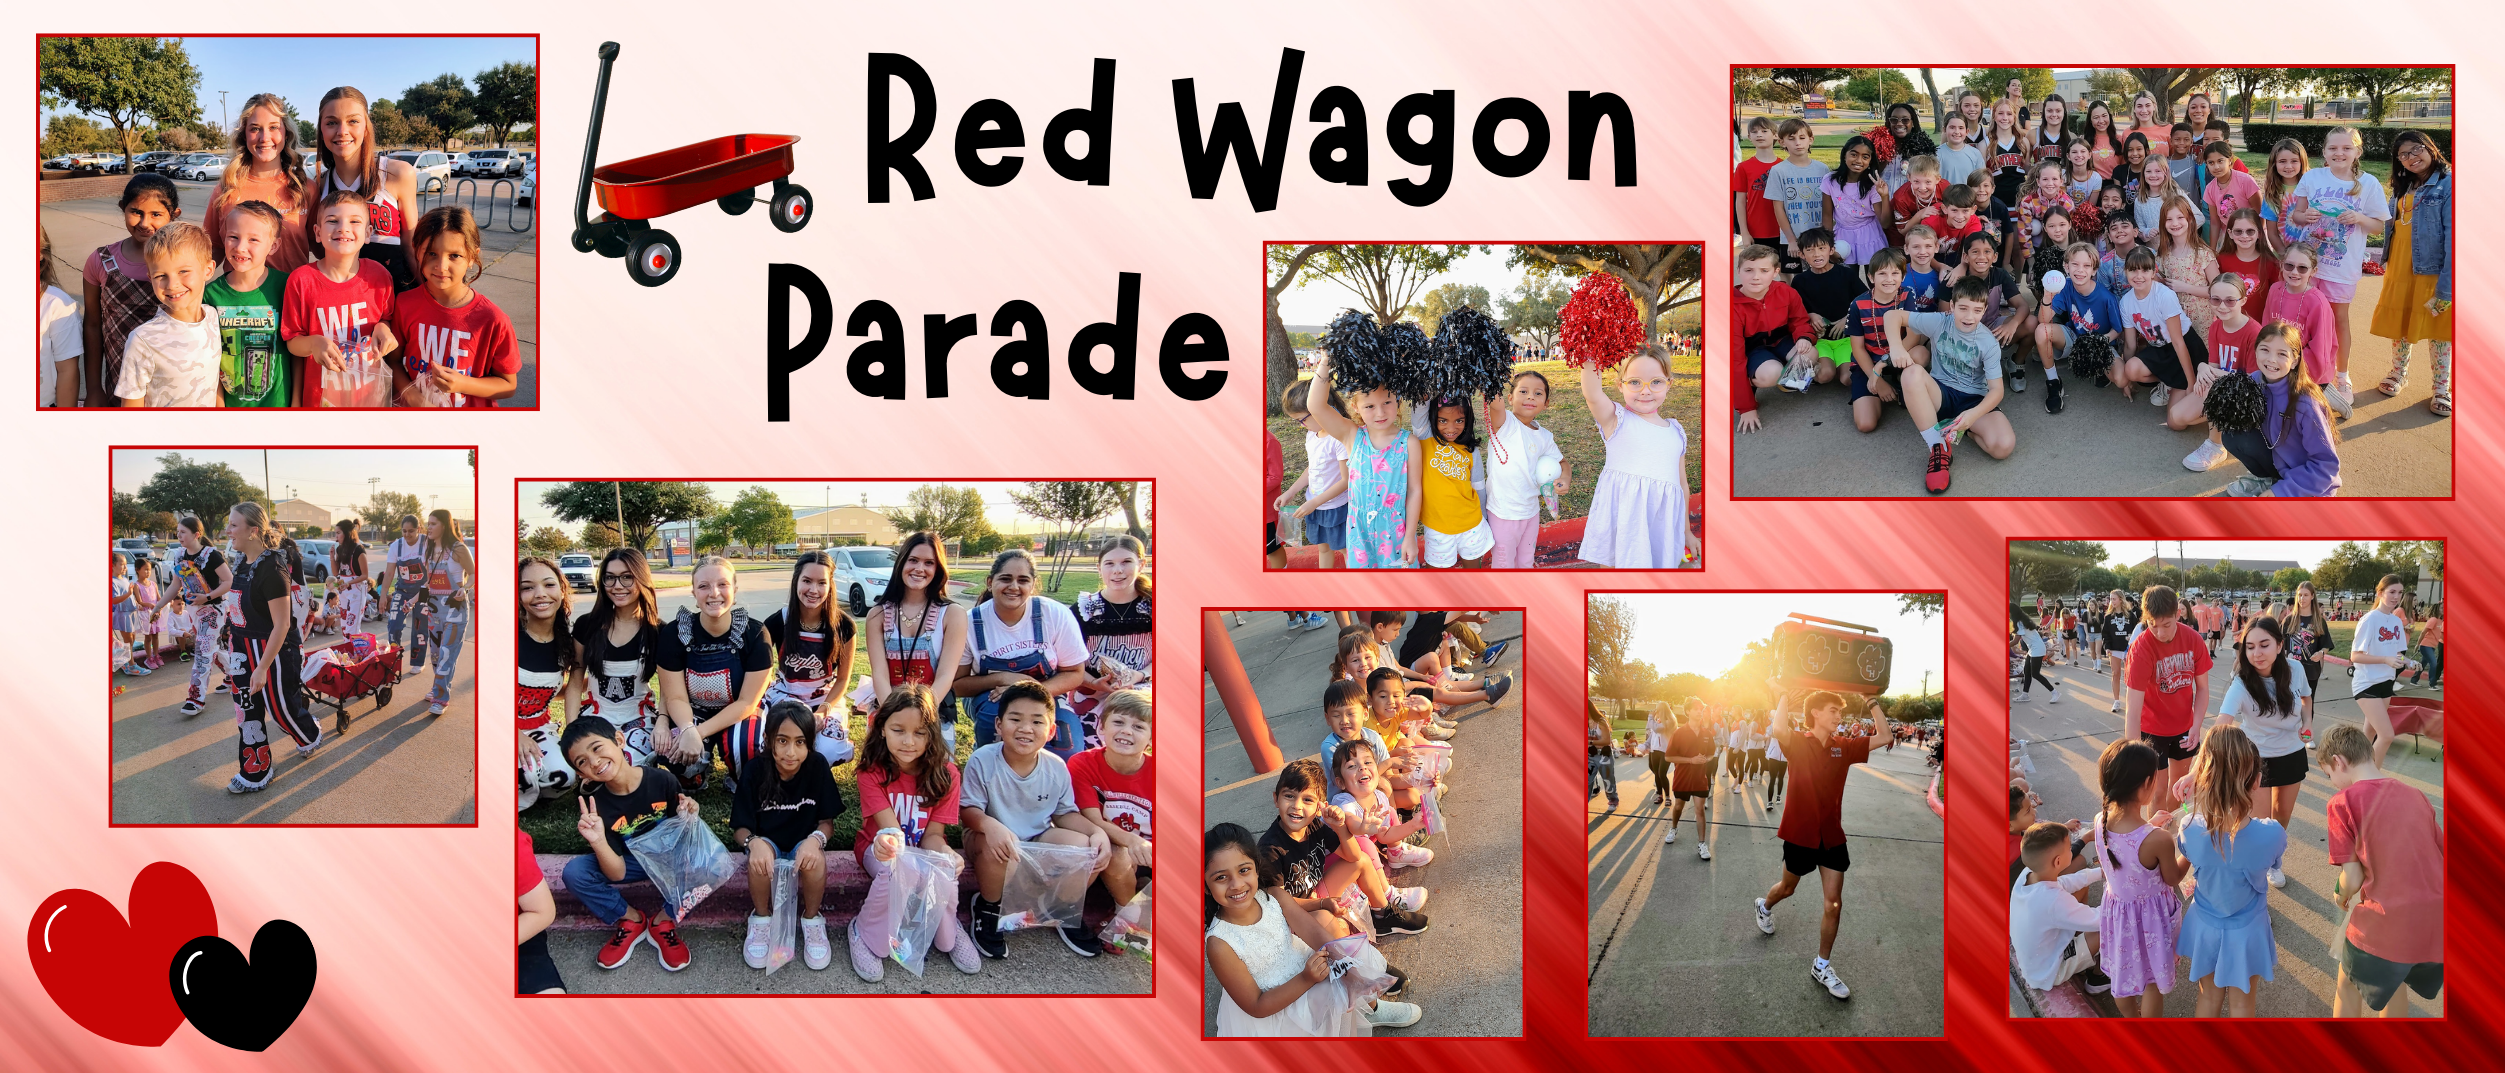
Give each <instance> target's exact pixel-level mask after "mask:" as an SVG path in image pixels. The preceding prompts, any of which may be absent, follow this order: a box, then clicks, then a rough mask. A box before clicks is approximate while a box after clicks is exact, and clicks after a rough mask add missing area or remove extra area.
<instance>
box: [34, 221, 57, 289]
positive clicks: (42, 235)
mask: <svg viewBox="0 0 2505 1073" xmlns="http://www.w3.org/2000/svg"><path fill="white" fill-rule="evenodd" d="M35 252H36V253H38V254H41V255H42V257H43V263H42V264H40V265H37V266H36V267H35V278H36V279H37V280H40V281H42V283H43V285H44V286H46V287H54V286H59V284H56V283H54V282H53V281H52V229H51V228H48V227H45V226H44V225H43V224H41V223H37V224H36V225H35Z"/></svg>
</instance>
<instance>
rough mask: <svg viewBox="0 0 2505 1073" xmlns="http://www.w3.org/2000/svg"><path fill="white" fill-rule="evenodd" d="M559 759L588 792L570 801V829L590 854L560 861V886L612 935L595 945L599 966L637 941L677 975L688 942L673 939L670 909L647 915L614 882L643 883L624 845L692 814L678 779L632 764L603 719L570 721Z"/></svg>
mask: <svg viewBox="0 0 2505 1073" xmlns="http://www.w3.org/2000/svg"><path fill="white" fill-rule="evenodd" d="M557 748H558V749H559V750H561V751H563V752H564V753H565V762H566V763H568V764H571V765H573V766H574V773H575V774H576V775H577V776H579V777H581V779H582V782H583V786H584V788H585V789H586V790H587V791H588V792H587V793H585V795H584V796H583V797H581V798H578V799H577V800H578V801H579V802H580V810H581V815H580V817H579V818H578V819H577V820H576V822H575V825H574V829H575V831H576V833H578V834H581V835H582V836H583V842H584V843H585V844H587V845H589V846H590V847H591V852H590V853H587V854H584V855H583V856H580V857H576V858H574V859H573V860H570V861H567V862H565V887H566V889H567V890H570V891H573V892H574V896H575V897H576V898H579V899H581V900H582V902H583V908H585V909H589V910H591V912H592V915H593V916H596V917H599V918H600V922H601V923H603V924H608V925H611V926H613V927H614V928H616V929H617V930H616V931H614V932H612V933H611V934H610V936H609V941H608V942H606V943H603V944H601V947H600V953H599V954H598V961H599V964H600V967H601V968H604V969H614V968H617V967H618V966H621V965H624V964H626V960H627V958H628V957H629V956H631V955H633V954H634V952H635V946H636V944H638V943H643V942H650V943H652V946H653V950H654V951H655V952H657V953H658V954H659V955H660V958H661V967H662V968H664V969H667V970H669V971H671V972H677V971H679V970H680V969H684V968H686V967H687V962H688V952H687V943H686V941H685V940H683V939H680V938H679V935H678V922H677V921H676V920H675V919H674V918H673V916H672V912H671V909H670V907H668V906H663V907H662V911H661V914H660V915H659V916H653V917H647V916H645V915H644V914H643V913H642V912H640V911H638V910H636V909H635V907H633V906H631V905H628V904H627V903H626V895H624V894H620V893H618V890H617V884H620V883H632V882H635V881H637V880H640V879H644V878H646V877H645V875H644V866H643V864H642V863H641V862H639V861H637V860H636V859H635V857H634V855H633V854H632V853H630V852H628V851H627V848H626V842H627V840H628V839H630V838H633V837H635V836H636V835H640V834H643V833H644V832H646V831H649V830H652V829H653V827H655V826H657V825H658V824H660V822H661V821H662V820H665V819H668V818H669V816H670V810H671V806H672V805H673V804H675V805H676V806H677V809H678V814H679V815H681V816H688V817H694V816H696V815H697V808H696V802H695V800H694V799H692V798H689V797H688V796H686V795H685V794H682V793H679V791H678V780H677V779H676V778H674V777H672V776H671V775H670V773H669V772H667V771H663V770H661V769H660V768H657V767H637V766H635V765H634V764H633V763H631V762H629V761H628V760H627V758H626V749H625V746H624V745H622V744H621V743H620V742H619V740H618V731H617V727H615V726H613V725H611V724H610V722H609V721H608V720H606V719H577V720H574V721H573V722H571V723H568V724H566V727H565V733H564V734H563V735H562V736H560V737H559V738H558V739H557Z"/></svg>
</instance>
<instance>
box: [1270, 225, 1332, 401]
mask: <svg viewBox="0 0 2505 1073" xmlns="http://www.w3.org/2000/svg"><path fill="white" fill-rule="evenodd" d="M1330 248H1332V247H1331V245H1330V244H1329V243H1324V244H1321V245H1310V246H1290V245H1277V246H1270V247H1268V248H1267V249H1268V254H1269V258H1270V279H1269V281H1268V282H1267V283H1265V284H1264V285H1263V286H1262V291H1261V302H1262V307H1261V308H1262V316H1263V317H1264V318H1266V319H1265V320H1264V321H1263V326H1262V331H1261V341H1262V372H1263V374H1264V379H1263V383H1265V384H1267V385H1269V389H1268V391H1267V392H1266V394H1267V395H1268V398H1267V399H1265V400H1264V401H1263V402H1262V407H1263V412H1264V413H1265V414H1267V415H1268V416H1271V417H1277V416H1279V413H1280V410H1279V396H1280V395H1282V394H1284V393H1286V391H1287V389H1288V388H1289V387H1291V386H1293V385H1294V384H1295V383H1296V342H1295V340H1292V339H1290V338H1288V337H1287V321H1286V320H1284V319H1282V318H1281V317H1280V316H1279V295H1282V294H1285V293H1287V289H1288V288H1289V287H1292V286H1295V285H1296V278H1297V277H1298V276H1299V275H1301V274H1303V273H1304V270H1305V265H1306V263H1307V262H1310V261H1312V260H1313V258H1314V256H1315V255H1316V254H1319V253H1321V252H1322V251H1324V250H1327V249H1330Z"/></svg>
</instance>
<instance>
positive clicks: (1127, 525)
mask: <svg viewBox="0 0 2505 1073" xmlns="http://www.w3.org/2000/svg"><path fill="white" fill-rule="evenodd" d="M1272 316H1273V317H1274V318H1275V317H1276V316H1277V315H1276V314H1272ZM1122 523H1123V530H1124V531H1125V532H1128V533H1129V534H1131V536H1132V538H1133V539H1135V540H1138V541H1139V542H1140V546H1141V547H1146V546H1147V545H1148V530H1146V529H1143V528H1141V527H1140V524H1139V482H1138V481H1124V482H1122Z"/></svg>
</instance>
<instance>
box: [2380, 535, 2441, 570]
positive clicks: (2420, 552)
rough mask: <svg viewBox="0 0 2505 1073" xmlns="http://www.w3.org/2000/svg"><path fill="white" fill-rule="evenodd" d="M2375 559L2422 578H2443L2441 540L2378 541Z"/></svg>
mask: <svg viewBox="0 0 2505 1073" xmlns="http://www.w3.org/2000/svg"><path fill="white" fill-rule="evenodd" d="M2375 558H2377V559H2381V560H2383V561H2384V562H2388V563H2391V564H2392V565H2394V566H2396V567H2406V568H2408V569H2409V570H2411V571H2414V572H2415V573H2417V574H2418V575H2419V576H2422V577H2443V576H2444V542H2443V541H2441V540H2384V541H2378V542H2377V543H2376V544H2375Z"/></svg>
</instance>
